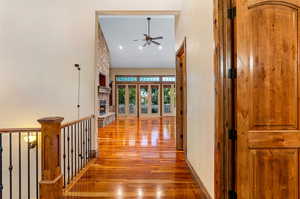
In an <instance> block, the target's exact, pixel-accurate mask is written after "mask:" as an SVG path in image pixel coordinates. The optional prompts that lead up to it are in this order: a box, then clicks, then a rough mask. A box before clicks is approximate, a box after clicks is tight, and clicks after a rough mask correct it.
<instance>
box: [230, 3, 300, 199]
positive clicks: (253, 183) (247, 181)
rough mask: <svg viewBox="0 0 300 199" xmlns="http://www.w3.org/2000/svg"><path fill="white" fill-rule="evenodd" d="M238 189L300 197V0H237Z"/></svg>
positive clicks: (256, 197)
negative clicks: (299, 77) (299, 75)
mask: <svg viewBox="0 0 300 199" xmlns="http://www.w3.org/2000/svg"><path fill="white" fill-rule="evenodd" d="M236 6H237V17H236V30H237V31H236V37H235V38H236V41H235V43H236V56H237V57H236V58H237V60H236V63H237V91H236V93H237V102H236V108H237V115H236V122H237V132H238V136H237V175H236V176H237V182H236V183H237V192H238V198H242V199H277V198H278V199H281V198H289V199H294V198H295V199H296V198H298V192H299V188H298V180H299V176H298V169H299V161H298V150H299V148H300V130H299V105H298V103H299V99H298V98H299V88H300V86H299V82H300V81H299V80H298V71H299V63H300V62H299V39H298V38H300V37H299V36H300V35H299V27H300V26H299V8H300V1H299V0H294V1H293V0H286V1H279V0H275V1H274V0H273V1H269V0H236Z"/></svg>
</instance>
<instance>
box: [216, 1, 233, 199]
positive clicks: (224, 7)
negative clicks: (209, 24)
mask: <svg viewBox="0 0 300 199" xmlns="http://www.w3.org/2000/svg"><path fill="white" fill-rule="evenodd" d="M234 5H235V1H234V0H214V19H213V20H214V27H213V31H214V41H215V48H214V76H215V164H214V166H215V185H214V187H215V198H224V199H228V198H229V191H230V190H233V191H234V190H235V188H236V187H235V186H236V185H235V173H236V170H235V166H236V162H235V159H236V141H235V140H234V139H233V140H230V139H229V135H228V132H229V130H230V129H234V128H235V85H236V83H235V80H232V79H231V78H229V69H230V68H231V67H232V68H235V65H236V63H235V57H234V56H235V55H234V47H235V44H234V30H235V22H234V19H233V20H232V19H229V18H228V11H229V9H230V8H232V7H234Z"/></svg>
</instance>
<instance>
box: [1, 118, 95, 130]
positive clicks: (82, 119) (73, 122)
mask: <svg viewBox="0 0 300 199" xmlns="http://www.w3.org/2000/svg"><path fill="white" fill-rule="evenodd" d="M94 117H95V115H91V116H88V117H84V118H81V119H80V120H75V121H72V122H68V123H65V124H63V125H62V126H61V128H65V127H68V126H71V125H73V124H76V123H78V122H81V121H84V120H88V119H92V118H94ZM40 131H41V128H5V129H0V134H2V133H27V132H40Z"/></svg>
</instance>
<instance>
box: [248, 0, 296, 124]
mask: <svg viewBox="0 0 300 199" xmlns="http://www.w3.org/2000/svg"><path fill="white" fill-rule="evenodd" d="M297 19H298V11H297V9H295V8H294V7H290V6H289V5H287V4H278V3H271V4H268V3H267V2H265V3H261V4H258V5H253V6H252V7H249V55H250V57H249V72H250V74H249V75H250V89H251V90H250V92H251V93H250V96H251V100H252V103H251V106H252V107H251V115H250V122H251V123H250V125H251V127H250V128H251V129H297V127H298V125H297V124H298V122H297V112H298V105H297V96H298V92H297V89H298V85H297V84H298V83H297V71H298V20H297Z"/></svg>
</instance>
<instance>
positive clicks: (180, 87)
mask: <svg viewBox="0 0 300 199" xmlns="http://www.w3.org/2000/svg"><path fill="white" fill-rule="evenodd" d="M185 45H186V44H185V42H184V44H183V45H182V46H181V48H180V49H179V51H178V52H177V56H176V58H177V63H176V147H177V150H184V151H185V153H186V151H187V143H186V139H187V138H186V126H187V120H186V117H187V101H186V94H187V93H186V89H187V84H186V81H187V80H186V47H185Z"/></svg>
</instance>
